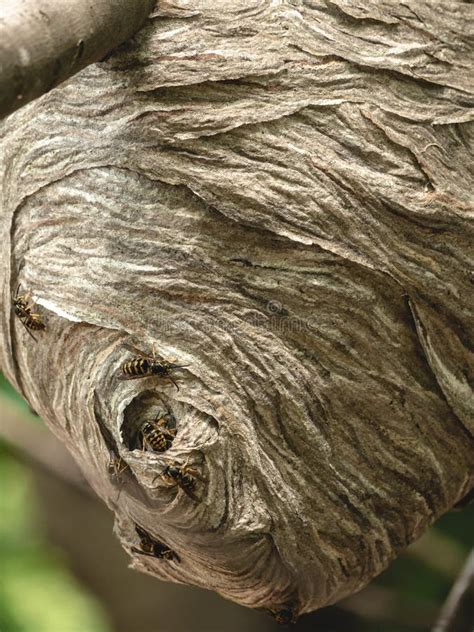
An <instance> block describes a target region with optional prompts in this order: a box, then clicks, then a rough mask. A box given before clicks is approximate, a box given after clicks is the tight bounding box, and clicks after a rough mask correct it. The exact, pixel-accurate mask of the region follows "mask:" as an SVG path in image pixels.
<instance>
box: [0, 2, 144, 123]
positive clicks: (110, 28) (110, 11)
mask: <svg viewBox="0 0 474 632" xmlns="http://www.w3.org/2000/svg"><path fill="white" fill-rule="evenodd" d="M154 4H155V0H95V1H94V2H86V1H84V0H76V1H74V2H71V0H6V1H5V2H2V3H1V5H0V117H2V116H6V115H8V114H10V113H11V112H13V111H14V110H16V109H17V108H19V107H21V106H22V105H24V104H25V103H28V102H29V101H31V100H32V99H35V98H37V97H39V96H41V95H42V94H44V93H45V92H48V91H49V90H51V89H52V88H54V87H55V86H57V85H58V84H60V83H61V82H62V81H64V80H65V79H68V78H69V77H71V76H72V75H74V74H75V73H77V72H78V71H79V70H81V69H82V68H84V67H85V66H87V65H88V64H91V63H93V62H96V61H98V60H100V59H102V58H103V57H104V56H105V55H106V54H107V53H109V52H110V51H111V50H112V49H114V48H115V47H117V46H118V45H119V44H121V43H122V42H124V41H125V40H126V39H128V38H129V37H131V36H132V35H133V34H134V33H135V32H136V31H137V30H138V29H139V28H140V26H141V25H142V24H143V22H144V21H145V19H146V17H147V16H148V15H149V13H150V11H151V10H152V8H153V6H154Z"/></svg>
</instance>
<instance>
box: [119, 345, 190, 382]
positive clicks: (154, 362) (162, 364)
mask: <svg viewBox="0 0 474 632" xmlns="http://www.w3.org/2000/svg"><path fill="white" fill-rule="evenodd" d="M187 366H189V365H188V364H184V365H180V364H173V363H172V362H166V361H165V360H162V359H159V358H158V357H157V356H156V355H155V350H154V348H153V355H151V356H145V355H141V356H136V357H135V358H132V359H131V360H128V362H124V363H123V364H122V367H121V374H120V376H119V379H121V380H136V379H139V378H144V377H150V376H153V375H156V376H157V377H162V378H165V379H167V380H170V381H171V382H173V384H174V385H175V386H176V389H177V390H178V391H179V386H178V384H177V383H176V381H175V379H174V378H173V376H172V375H171V373H172V371H175V370H176V369H185V368H186V367H187Z"/></svg>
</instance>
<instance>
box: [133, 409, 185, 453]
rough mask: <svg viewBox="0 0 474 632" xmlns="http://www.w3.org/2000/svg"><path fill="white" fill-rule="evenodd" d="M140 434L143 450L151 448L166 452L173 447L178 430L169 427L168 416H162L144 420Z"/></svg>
mask: <svg viewBox="0 0 474 632" xmlns="http://www.w3.org/2000/svg"><path fill="white" fill-rule="evenodd" d="M138 434H139V440H140V443H141V448H142V450H147V449H148V448H149V449H151V450H153V452H164V451H165V450H168V448H170V447H171V444H172V443H173V439H174V438H175V436H176V430H175V429H174V428H168V420H167V419H166V417H160V418H157V419H154V420H153V421H145V422H143V424H142V426H141V428H140V430H139V433H138Z"/></svg>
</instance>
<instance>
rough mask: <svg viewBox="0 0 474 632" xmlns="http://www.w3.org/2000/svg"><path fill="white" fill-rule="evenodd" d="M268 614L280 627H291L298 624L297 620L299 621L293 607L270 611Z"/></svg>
mask: <svg viewBox="0 0 474 632" xmlns="http://www.w3.org/2000/svg"><path fill="white" fill-rule="evenodd" d="M268 612H269V614H271V615H272V616H273V618H274V619H275V621H276V622H277V623H279V624H280V625H291V624H293V623H296V620H297V619H298V616H297V614H296V612H295V610H294V609H293V608H292V607H287V608H282V609H281V610H269V611H268Z"/></svg>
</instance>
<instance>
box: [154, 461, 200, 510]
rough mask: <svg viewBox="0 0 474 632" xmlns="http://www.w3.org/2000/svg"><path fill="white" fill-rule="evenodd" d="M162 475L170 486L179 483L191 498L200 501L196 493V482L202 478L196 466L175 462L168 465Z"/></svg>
mask: <svg viewBox="0 0 474 632" xmlns="http://www.w3.org/2000/svg"><path fill="white" fill-rule="evenodd" d="M160 476H161V478H162V479H163V480H164V482H165V483H166V484H167V485H168V486H169V487H173V486H174V485H177V486H178V487H180V488H181V489H182V490H183V491H184V493H185V494H186V495H187V496H189V498H192V500H194V501H196V502H199V500H200V499H199V498H198V497H197V496H196V494H195V493H194V489H195V487H196V482H197V480H199V479H200V478H201V477H200V475H199V472H198V470H197V469H196V468H193V467H189V466H188V464H187V463H184V464H181V463H173V464H172V465H167V466H166V467H165V469H164V470H163V472H162V473H161V475H160Z"/></svg>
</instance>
